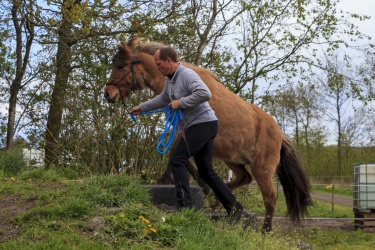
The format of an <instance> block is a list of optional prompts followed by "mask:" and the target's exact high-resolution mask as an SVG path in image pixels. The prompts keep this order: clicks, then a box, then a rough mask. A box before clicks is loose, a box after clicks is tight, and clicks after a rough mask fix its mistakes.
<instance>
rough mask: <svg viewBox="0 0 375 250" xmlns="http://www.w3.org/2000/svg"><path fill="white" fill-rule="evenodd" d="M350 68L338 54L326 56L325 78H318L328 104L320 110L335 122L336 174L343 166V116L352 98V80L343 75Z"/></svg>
mask: <svg viewBox="0 0 375 250" xmlns="http://www.w3.org/2000/svg"><path fill="white" fill-rule="evenodd" d="M349 71H350V69H347V68H346V66H345V64H344V63H343V61H341V60H340V59H339V56H338V55H335V56H334V57H327V58H326V67H325V78H323V79H319V89H320V91H321V93H322V94H323V95H324V100H325V102H326V103H327V105H328V109H327V110H322V112H324V114H325V115H326V116H327V117H328V119H329V120H330V121H333V122H334V123H335V124H336V128H337V138H336V141H337V162H338V173H337V174H338V175H339V176H340V175H341V174H342V168H343V163H342V160H343V140H344V136H343V118H344V116H345V115H346V113H347V112H348V107H350V104H351V98H352V89H351V85H352V82H351V81H350V79H349V78H347V77H345V75H344V73H343V72H345V73H346V75H348V72H349Z"/></svg>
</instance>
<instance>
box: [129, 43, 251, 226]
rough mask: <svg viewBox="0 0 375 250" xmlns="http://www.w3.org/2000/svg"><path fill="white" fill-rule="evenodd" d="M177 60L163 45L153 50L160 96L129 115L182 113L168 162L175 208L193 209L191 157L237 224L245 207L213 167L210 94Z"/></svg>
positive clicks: (214, 131)
mask: <svg viewBox="0 0 375 250" xmlns="http://www.w3.org/2000/svg"><path fill="white" fill-rule="evenodd" d="M177 57H178V56H177V52H176V51H175V50H174V49H172V48H171V47H170V46H163V47H161V48H159V50H158V51H156V53H155V55H154V59H155V63H156V66H157V68H158V70H159V71H160V73H162V74H163V75H164V76H167V79H166V83H165V86H164V89H163V91H162V93H161V94H160V95H158V96H156V97H154V98H153V99H151V100H148V101H146V102H144V103H142V104H140V105H139V106H135V107H133V108H132V110H131V111H130V113H131V114H134V115H138V114H140V112H141V111H151V110H155V109H159V108H164V107H165V106H166V105H169V107H170V108H172V109H173V110H176V109H179V108H180V109H181V110H182V113H183V121H182V123H183V124H179V129H180V132H181V133H182V138H181V140H180V141H179V142H178V144H177V146H176V147H175V148H174V150H173V151H172V153H171V156H170V159H169V163H170V166H171V169H172V174H173V179H174V183H175V188H176V194H177V209H179V210H180V209H182V208H191V207H192V206H193V202H192V197H191V194H190V184H189V176H188V172H187V165H186V161H187V160H188V159H189V158H190V157H193V158H194V160H195V163H196V165H197V168H198V171H199V174H200V176H201V178H202V179H203V180H204V181H205V182H206V183H207V184H208V185H209V186H210V187H211V189H212V190H213V192H214V193H215V195H216V197H217V198H218V199H219V200H220V202H221V203H222V205H223V206H224V208H225V209H226V211H227V213H228V215H229V217H230V218H231V220H234V221H238V220H239V219H240V217H241V215H242V212H243V211H244V208H243V206H242V205H241V204H240V203H239V202H238V201H237V200H236V197H235V196H234V195H233V194H232V193H231V191H230V190H229V188H228V187H227V185H226V184H225V183H224V181H223V180H222V179H221V178H220V177H219V176H218V174H217V173H216V172H215V170H214V169H213V166H212V154H213V142H214V138H215V136H216V134H217V130H218V121H217V117H216V115H215V112H214V111H213V110H212V108H211V107H210V105H209V103H208V100H209V99H210V98H211V92H210V90H209V89H208V87H207V86H206V84H205V83H204V82H203V81H202V79H201V78H200V77H199V76H198V74H197V73H196V72H195V71H193V70H192V69H190V68H187V67H185V66H183V65H182V64H181V63H180V62H179V61H178V58H177Z"/></svg>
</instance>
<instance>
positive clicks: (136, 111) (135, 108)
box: [129, 106, 141, 115]
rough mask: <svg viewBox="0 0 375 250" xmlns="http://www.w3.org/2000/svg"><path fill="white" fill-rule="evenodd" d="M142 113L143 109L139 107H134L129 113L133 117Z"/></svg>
mask: <svg viewBox="0 0 375 250" xmlns="http://www.w3.org/2000/svg"><path fill="white" fill-rule="evenodd" d="M140 113H141V108H140V107H139V106H134V107H133V108H132V110H130V111H129V114H131V115H139V114H140Z"/></svg>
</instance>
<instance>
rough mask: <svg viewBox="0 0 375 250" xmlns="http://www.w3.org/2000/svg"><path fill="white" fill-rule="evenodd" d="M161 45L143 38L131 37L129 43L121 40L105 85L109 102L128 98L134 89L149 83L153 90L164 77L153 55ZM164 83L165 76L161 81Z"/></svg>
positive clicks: (105, 92) (139, 88)
mask: <svg viewBox="0 0 375 250" xmlns="http://www.w3.org/2000/svg"><path fill="white" fill-rule="evenodd" d="M159 47H160V44H157V43H145V42H144V40H143V39H141V38H134V39H131V40H130V41H129V42H128V43H124V42H120V44H119V46H118V51H117V53H116V54H115V55H114V56H113V59H112V71H111V74H110V76H109V79H108V81H107V83H106V84H105V87H104V97H105V99H106V100H107V101H108V102H109V103H116V102H120V101H122V100H124V99H125V98H127V97H128V96H129V95H130V94H131V93H132V92H133V91H136V90H141V89H143V88H144V87H145V85H148V87H150V88H151V89H152V90H153V91H158V90H159V89H160V88H162V86H160V87H158V88H157V86H156V84H155V82H160V81H159V80H160V77H163V76H162V75H161V74H160V72H158V71H157V69H156V66H155V62H154V59H153V55H154V53H155V52H156V50H157V49H158V48H159ZM161 82H162V83H164V78H163V79H162V81H161Z"/></svg>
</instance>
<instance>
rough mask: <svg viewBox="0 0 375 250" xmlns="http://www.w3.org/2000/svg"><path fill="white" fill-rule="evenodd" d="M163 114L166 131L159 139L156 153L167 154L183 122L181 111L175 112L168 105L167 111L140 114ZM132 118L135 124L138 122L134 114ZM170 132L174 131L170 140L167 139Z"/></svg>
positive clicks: (142, 113)
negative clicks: (180, 122) (178, 127)
mask: <svg viewBox="0 0 375 250" xmlns="http://www.w3.org/2000/svg"><path fill="white" fill-rule="evenodd" d="M161 112H164V114H165V125H164V131H163V133H162V135H161V136H160V138H159V141H158V145H157V146H156V151H157V152H158V153H159V154H165V153H166V152H167V151H168V149H169V148H170V146H171V145H172V142H173V139H174V136H175V134H176V128H177V125H178V123H179V121H182V120H183V116H182V111H181V109H176V110H173V109H171V108H170V107H169V106H168V105H167V106H166V107H165V109H161V110H153V111H144V112H142V111H141V113H140V114H141V115H146V114H154V113H161ZM131 118H132V120H133V121H134V122H136V121H137V119H136V117H135V115H133V114H132V115H131ZM169 130H172V131H171V133H170V134H169V138H168V139H166V138H167V136H168V131H169ZM165 140H166V142H164V141H165ZM163 148H164V149H163Z"/></svg>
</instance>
